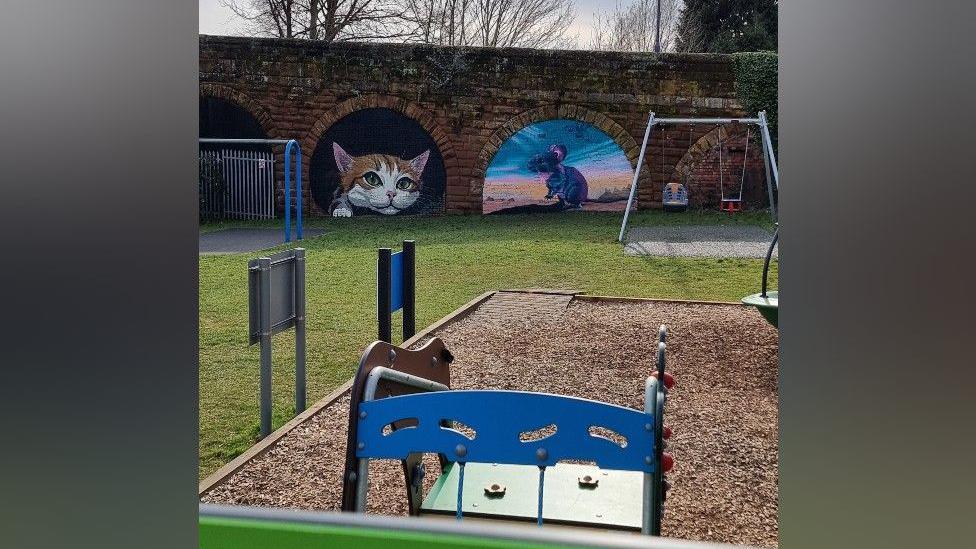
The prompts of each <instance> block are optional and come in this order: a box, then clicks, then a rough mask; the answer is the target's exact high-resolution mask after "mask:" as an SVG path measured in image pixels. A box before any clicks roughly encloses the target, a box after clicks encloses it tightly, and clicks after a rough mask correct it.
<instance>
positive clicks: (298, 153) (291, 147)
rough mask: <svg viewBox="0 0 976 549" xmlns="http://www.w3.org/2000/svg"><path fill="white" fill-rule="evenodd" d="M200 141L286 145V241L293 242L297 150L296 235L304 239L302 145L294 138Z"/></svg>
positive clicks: (205, 138) (209, 141)
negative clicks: (292, 206)
mask: <svg viewBox="0 0 976 549" xmlns="http://www.w3.org/2000/svg"><path fill="white" fill-rule="evenodd" d="M200 143H228V144H231V145H284V146H285V242H291V156H292V151H294V152H295V206H296V210H295V233H296V234H295V236H296V240H301V239H302V146H301V145H299V144H298V141H295V140H294V139H221V138H211V137H201V138H200Z"/></svg>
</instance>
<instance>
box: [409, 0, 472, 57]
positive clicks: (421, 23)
mask: <svg viewBox="0 0 976 549" xmlns="http://www.w3.org/2000/svg"><path fill="white" fill-rule="evenodd" d="M400 3H401V6H402V11H401V14H400V16H401V18H402V20H403V24H404V25H405V26H406V28H407V32H408V34H409V35H410V38H411V39H412V40H414V41H418V42H422V43H424V44H439V45H446V46H467V45H469V44H470V42H471V38H472V35H473V26H472V17H471V14H472V13H473V10H472V6H473V4H474V2H473V0H400Z"/></svg>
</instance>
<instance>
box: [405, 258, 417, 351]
mask: <svg viewBox="0 0 976 549" xmlns="http://www.w3.org/2000/svg"><path fill="white" fill-rule="evenodd" d="M416 307H417V247H416V242H415V241H413V240H404V241H403V340H404V341H406V340H408V339H410V338H411V337H413V336H414V334H416V333H417V309H416Z"/></svg>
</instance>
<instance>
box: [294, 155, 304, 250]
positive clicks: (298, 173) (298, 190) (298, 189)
mask: <svg viewBox="0 0 976 549" xmlns="http://www.w3.org/2000/svg"><path fill="white" fill-rule="evenodd" d="M291 142H292V143H294V144H295V200H296V201H297V204H296V206H297V207H298V210H297V213H298V219H297V223H296V224H295V225H296V231H297V232H298V240H301V239H302V202H304V200H302V146H301V145H299V144H298V142H297V141H295V140H292V141H291Z"/></svg>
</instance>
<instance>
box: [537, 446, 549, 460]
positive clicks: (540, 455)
mask: <svg viewBox="0 0 976 549" xmlns="http://www.w3.org/2000/svg"><path fill="white" fill-rule="evenodd" d="M535 457H536V459H538V460H539V461H545V460H546V459H548V458H549V451H548V450H546V449H545V448H539V449H538V450H536V451H535Z"/></svg>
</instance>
